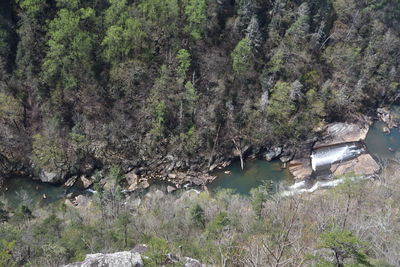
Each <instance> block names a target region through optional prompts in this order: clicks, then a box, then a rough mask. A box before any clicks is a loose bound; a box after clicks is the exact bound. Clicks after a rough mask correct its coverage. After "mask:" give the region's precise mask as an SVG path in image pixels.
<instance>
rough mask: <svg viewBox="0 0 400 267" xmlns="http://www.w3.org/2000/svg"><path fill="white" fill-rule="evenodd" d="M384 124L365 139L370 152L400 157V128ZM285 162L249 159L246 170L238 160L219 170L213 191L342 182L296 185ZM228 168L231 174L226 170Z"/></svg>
mask: <svg viewBox="0 0 400 267" xmlns="http://www.w3.org/2000/svg"><path fill="white" fill-rule="evenodd" d="M395 112H396V114H400V110H399V107H397V108H396V109H395ZM384 126H385V124H384V123H382V122H380V121H376V122H374V123H373V125H372V126H371V127H370V129H369V131H368V135H367V137H366V139H365V145H366V148H367V151H368V152H369V153H370V154H371V155H372V157H373V158H374V159H375V160H376V161H377V162H378V163H384V162H388V161H390V160H394V159H399V160H400V131H399V128H394V129H391V131H390V133H384V132H383V127H384ZM281 167H282V163H281V162H280V161H279V160H275V161H271V162H267V161H265V160H260V159H257V160H248V161H246V165H245V169H244V170H243V171H242V170H241V169H240V163H239V162H234V163H233V164H232V166H230V167H228V168H226V169H223V170H219V171H217V172H216V173H215V175H217V176H218V178H217V179H216V180H215V181H214V182H213V183H211V184H210V185H209V188H210V189H211V190H212V191H214V192H215V191H217V190H219V189H232V190H234V191H235V192H237V193H239V194H243V195H248V194H249V193H250V191H251V189H252V188H255V187H258V186H260V185H262V184H263V183H266V184H268V185H271V191H273V192H276V191H278V190H279V189H281V190H284V189H289V190H291V189H298V188H300V187H303V186H306V189H302V190H303V191H304V192H313V191H315V190H316V189H317V188H318V187H319V188H321V187H325V186H326V187H328V186H334V185H337V184H338V183H339V182H338V181H336V182H333V181H330V182H329V181H315V183H314V184H312V183H308V184H307V185H305V184H304V183H297V184H294V179H293V177H292V176H291V175H290V173H289V172H288V170H287V169H282V168H281ZM226 171H228V173H225V172H226Z"/></svg>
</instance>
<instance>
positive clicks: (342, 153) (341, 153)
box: [311, 143, 365, 173]
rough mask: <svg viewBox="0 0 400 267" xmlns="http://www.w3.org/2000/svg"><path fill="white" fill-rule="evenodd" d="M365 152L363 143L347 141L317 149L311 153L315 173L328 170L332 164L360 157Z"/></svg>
mask: <svg viewBox="0 0 400 267" xmlns="http://www.w3.org/2000/svg"><path fill="white" fill-rule="evenodd" d="M364 152H365V148H364V146H363V145H362V144H361V143H345V144H340V145H334V146H329V147H323V148H319V149H316V150H314V151H313V152H312V154H311V167H312V170H313V171H314V173H317V172H318V171H320V170H326V169H329V168H330V167H331V165H332V164H335V163H341V162H344V161H347V160H350V159H353V158H356V157H358V156H359V155H360V154H362V153H364Z"/></svg>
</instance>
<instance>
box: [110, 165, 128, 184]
mask: <svg viewBox="0 0 400 267" xmlns="http://www.w3.org/2000/svg"><path fill="white" fill-rule="evenodd" d="M108 175H109V176H110V178H111V179H113V180H114V181H115V182H116V183H117V184H118V183H119V182H120V181H122V179H124V173H123V172H122V169H121V167H119V166H117V165H113V166H111V168H110V170H109V174H108Z"/></svg>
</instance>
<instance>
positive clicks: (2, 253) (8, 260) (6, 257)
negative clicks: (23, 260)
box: [0, 239, 18, 267]
mask: <svg viewBox="0 0 400 267" xmlns="http://www.w3.org/2000/svg"><path fill="white" fill-rule="evenodd" d="M14 247H15V241H11V242H7V241H6V240H4V239H2V240H1V243H0V266H1V267H14V266H18V265H17V262H16V261H14V259H13V254H12V251H13V249H14Z"/></svg>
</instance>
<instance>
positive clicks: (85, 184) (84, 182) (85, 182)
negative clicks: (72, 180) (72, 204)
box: [76, 175, 94, 189]
mask: <svg viewBox="0 0 400 267" xmlns="http://www.w3.org/2000/svg"><path fill="white" fill-rule="evenodd" d="M93 183H94V180H93V179H91V178H89V177H88V178H86V176H85V175H81V176H80V177H79V178H78V180H77V181H76V185H77V186H78V187H79V188H82V189H87V188H89V187H90V186H91V185H92V184H93Z"/></svg>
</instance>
